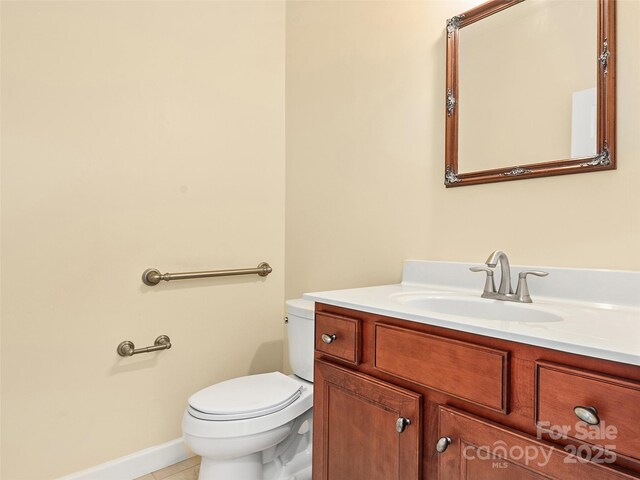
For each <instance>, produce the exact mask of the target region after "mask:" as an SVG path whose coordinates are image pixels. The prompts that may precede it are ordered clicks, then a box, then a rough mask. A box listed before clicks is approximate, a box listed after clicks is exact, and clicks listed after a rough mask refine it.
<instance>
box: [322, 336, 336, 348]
mask: <svg viewBox="0 0 640 480" xmlns="http://www.w3.org/2000/svg"><path fill="white" fill-rule="evenodd" d="M335 339H336V334H335V333H323V334H322V341H323V342H324V343H326V344H327V345H328V344H330V343H332V342H333V341H334V340H335Z"/></svg>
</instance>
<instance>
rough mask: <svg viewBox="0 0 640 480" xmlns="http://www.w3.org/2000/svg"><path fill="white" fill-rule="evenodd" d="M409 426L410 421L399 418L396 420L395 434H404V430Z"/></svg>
mask: <svg viewBox="0 0 640 480" xmlns="http://www.w3.org/2000/svg"><path fill="white" fill-rule="evenodd" d="M409 425H411V420H409V419H408V418H404V417H400V418H399V419H398V420H396V432H398V433H402V432H404V429H405V428H407V427H408V426H409Z"/></svg>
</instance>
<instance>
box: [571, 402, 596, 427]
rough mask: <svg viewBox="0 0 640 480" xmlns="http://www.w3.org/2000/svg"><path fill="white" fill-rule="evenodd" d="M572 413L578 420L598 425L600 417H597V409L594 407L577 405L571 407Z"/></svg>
mask: <svg viewBox="0 0 640 480" xmlns="http://www.w3.org/2000/svg"><path fill="white" fill-rule="evenodd" d="M573 413H575V414H576V417H578V418H579V419H580V420H582V421H583V422H584V423H588V424H589V425H598V424H599V423H600V418H598V410H596V407H581V406H577V407H574V408H573Z"/></svg>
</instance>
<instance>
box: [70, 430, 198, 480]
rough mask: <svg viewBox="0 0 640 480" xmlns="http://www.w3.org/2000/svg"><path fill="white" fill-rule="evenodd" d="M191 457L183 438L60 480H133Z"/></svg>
mask: <svg viewBox="0 0 640 480" xmlns="http://www.w3.org/2000/svg"><path fill="white" fill-rule="evenodd" d="M191 455H192V453H191V452H189V450H188V449H187V447H186V446H185V445H184V442H183V441H182V438H177V439H175V440H172V441H170V442H167V443H163V444H162V445H156V446H155V447H149V448H145V449H144V450H140V451H139V452H135V453H132V454H131V455H127V456H125V457H120V458H117V459H115V460H111V461H110V462H106V463H102V464H100V465H96V466H95V467H91V468H88V469H86V470H82V471H80V472H76V473H72V474H71V475H66V476H64V477H60V478H59V479H58V480H133V479H134V478H138V477H141V476H142V475H146V474H147V473H151V472H155V471H156V470H160V469H161V468H164V467H168V466H169V465H173V464H174V463H178V462H181V461H183V460H186V459H187V458H189V457H190V456H191Z"/></svg>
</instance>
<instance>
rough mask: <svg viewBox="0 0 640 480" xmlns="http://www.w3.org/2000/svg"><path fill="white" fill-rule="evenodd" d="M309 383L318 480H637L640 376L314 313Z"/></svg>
mask: <svg viewBox="0 0 640 480" xmlns="http://www.w3.org/2000/svg"><path fill="white" fill-rule="evenodd" d="M603 328H606V326H603ZM323 335H324V338H323ZM314 375H315V379H314V439H313V478H314V480H394V479H397V480H413V479H444V480H448V479H467V480H471V479H478V480H492V479H504V480H518V479H539V478H540V479H541V478H544V479H549V478H557V479H562V480H565V479H580V480H587V479H598V480H609V479H629V478H640V367H639V366H635V365H631V364H625V363H617V362H614V361H610V360H603V359H598V358H593V357H587V356H582V355H577V354H572V353H565V352H561V351H557V350H552V349H548V348H543V347H538V346H532V345H528V344H524V343H517V342H512V341H509V340H503V339H498V338H492V337H489V336H482V335H476V334H473V333H466V332H462V331H458V330H454V329H449V328H442V327H437V326H432V325H428V324H422V323H417V322H413V321H408V320H401V319H396V318H392V317H388V316H382V315H378V314H374V313H365V312H361V311H358V310H353V309H347V308H343V307H338V306H332V305H328V304H323V303H316V323H315V373H314ZM576 407H583V410H581V411H579V413H580V412H582V414H583V415H587V416H590V418H589V419H590V420H591V421H596V422H598V425H596V426H589V425H588V424H587V423H586V422H585V421H583V420H580V419H579V418H578V417H577V416H576V413H575V412H574V408H576ZM591 408H594V409H595V410H590V409H591ZM585 409H586V410H587V411H586V413H585ZM594 419H595V420H594ZM436 446H438V448H439V449H440V450H441V452H438V451H437V448H436Z"/></svg>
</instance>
